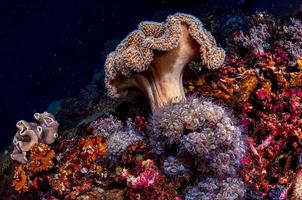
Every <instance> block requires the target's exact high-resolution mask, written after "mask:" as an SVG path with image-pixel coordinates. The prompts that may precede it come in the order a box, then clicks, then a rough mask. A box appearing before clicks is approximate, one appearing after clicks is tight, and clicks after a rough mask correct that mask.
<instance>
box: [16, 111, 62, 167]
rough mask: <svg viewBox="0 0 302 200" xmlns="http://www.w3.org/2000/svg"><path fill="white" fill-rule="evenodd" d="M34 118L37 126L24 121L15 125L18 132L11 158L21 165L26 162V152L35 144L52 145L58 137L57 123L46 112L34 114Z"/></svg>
mask: <svg viewBox="0 0 302 200" xmlns="http://www.w3.org/2000/svg"><path fill="white" fill-rule="evenodd" d="M34 118H35V119H36V120H37V121H38V124H37V123H34V122H27V121H25V120H21V121H19V122H17V124H16V126H17V128H18V129H19V131H17V133H16V135H15V137H14V140H13V144H14V150H13V152H12V154H11V158H12V159H13V160H16V161H18V162H20V163H23V164H24V163H26V162H28V159H27V157H26V156H27V154H26V152H28V151H30V150H31V149H32V147H33V146H34V145H35V144H38V143H45V144H52V143H53V142H54V141H55V139H56V138H57V137H58V133H57V131H58V127H59V123H58V122H57V121H56V120H55V118H54V116H53V115H52V114H50V113H48V112H43V113H35V114H34Z"/></svg>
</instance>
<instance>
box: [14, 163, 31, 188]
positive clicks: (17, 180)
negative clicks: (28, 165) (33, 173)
mask: <svg viewBox="0 0 302 200" xmlns="http://www.w3.org/2000/svg"><path fill="white" fill-rule="evenodd" d="M12 186H13V188H14V189H15V190H16V191H23V192H27V191H28V185H27V176H26V173H25V171H24V170H23V167H22V165H19V166H17V167H16V169H15V174H14V178H13V184H12Z"/></svg>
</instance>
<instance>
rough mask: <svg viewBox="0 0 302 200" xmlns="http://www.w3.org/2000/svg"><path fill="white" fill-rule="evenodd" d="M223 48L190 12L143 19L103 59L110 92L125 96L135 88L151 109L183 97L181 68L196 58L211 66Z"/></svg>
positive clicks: (219, 61)
mask: <svg viewBox="0 0 302 200" xmlns="http://www.w3.org/2000/svg"><path fill="white" fill-rule="evenodd" d="M224 57H225V52H224V50H223V49H221V48H219V47H217V45H216V41H215V39H214V38H213V36H212V35H211V34H210V33H209V32H208V31H206V30H205V29H204V28H203V25H202V23H201V22H200V21H199V20H198V19H197V18H195V17H193V16H191V15H186V14H181V13H176V14H175V15H170V16H168V17H167V19H166V22H163V23H155V22H142V23H141V24H140V25H139V27H138V29H137V30H135V31H133V32H132V33H130V34H129V35H128V36H127V37H126V38H125V39H124V40H123V41H122V42H121V43H120V44H119V45H118V46H117V48H116V50H115V51H114V52H112V53H110V54H109V55H108V57H107V59H106V63H105V72H106V75H105V84H106V87H107V89H108V92H109V94H111V95H112V96H115V97H119V96H124V95H126V94H127V92H128V91H129V89H130V88H137V89H139V90H140V91H141V92H143V93H144V94H145V95H146V97H147V98H148V100H149V102H150V105H151V108H152V110H154V109H156V108H160V107H162V106H164V105H166V104H167V103H169V102H171V101H173V102H175V101H179V100H182V99H185V94H184V88H183V84H182V77H183V71H184V68H185V67H186V66H187V64H188V63H189V62H190V61H192V60H195V59H201V61H202V63H203V64H204V65H205V66H206V67H207V68H210V69H215V68H218V67H220V65H221V64H222V63H223V61H224Z"/></svg>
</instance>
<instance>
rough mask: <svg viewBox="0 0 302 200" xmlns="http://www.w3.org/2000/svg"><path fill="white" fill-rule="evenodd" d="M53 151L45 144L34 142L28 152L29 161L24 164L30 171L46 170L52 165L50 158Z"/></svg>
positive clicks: (53, 155) (53, 154)
mask: <svg viewBox="0 0 302 200" xmlns="http://www.w3.org/2000/svg"><path fill="white" fill-rule="evenodd" d="M54 157H55V152H54V151H53V150H51V149H50V148H49V146H48V145H46V144H41V143H40V144H36V145H35V146H34V147H33V148H32V150H31V154H30V159H29V160H30V161H29V163H27V164H26V168H27V169H28V170H29V171H32V172H39V171H44V170H48V169H50V168H52V167H53V165H54V163H53V161H52V159H53V158H54Z"/></svg>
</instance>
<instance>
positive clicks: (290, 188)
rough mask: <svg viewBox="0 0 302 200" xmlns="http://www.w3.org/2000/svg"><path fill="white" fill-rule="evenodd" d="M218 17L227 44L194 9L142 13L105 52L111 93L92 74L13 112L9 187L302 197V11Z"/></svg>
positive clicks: (64, 193)
mask: <svg viewBox="0 0 302 200" xmlns="http://www.w3.org/2000/svg"><path fill="white" fill-rule="evenodd" d="M219 25H220V27H221V30H220V31H221V35H223V36H224V38H223V40H224V41H223V42H222V44H221V46H222V47H223V48H222V47H219V46H218V45H217V43H216V41H215V39H214V37H213V36H212V34H211V33H210V32H209V31H207V30H206V29H205V28H204V25H203V24H202V22H201V21H200V20H199V19H197V18H195V17H193V16H191V15H187V14H181V13H177V14H175V15H170V16H168V17H167V19H166V21H165V22H162V23H156V22H142V23H140V24H139V26H138V29H137V30H135V31H133V32H131V33H130V34H129V35H128V36H127V37H126V38H125V39H124V40H123V41H122V42H121V43H120V44H119V45H118V46H117V47H116V49H115V51H113V52H112V53H110V54H109V55H108V57H107V60H106V63H105V87H106V88H107V91H108V94H109V95H110V96H111V97H108V96H106V94H104V91H103V90H102V87H101V84H100V83H97V81H94V82H92V83H91V84H90V85H89V87H87V88H86V89H85V90H82V92H81V94H80V96H78V97H74V98H68V99H65V100H63V101H62V102H61V103H60V108H59V109H57V111H56V114H55V116H54V115H52V114H50V113H48V112H44V113H36V114H34V118H35V120H36V122H27V121H25V120H21V121H19V122H18V123H17V125H16V126H17V128H18V131H17V133H16V135H15V137H14V139H13V148H11V155H10V157H11V159H10V158H8V155H7V154H1V157H0V159H1V163H3V164H1V170H0V174H1V176H2V177H3V178H2V180H1V187H0V191H1V194H3V195H6V196H7V197H9V198H10V199H45V200H56V199H79V200H80V199H117V200H119V199H133V200H134V199H135V200H136V199H142V200H145V199H148V200H149V199H150V200H166V199H167V200H168V199H171V200H181V199H184V200H235V199H272V200H285V199H291V200H301V199H302V148H301V146H302V142H301V139H302V120H301V115H302V46H301V45H302V22H301V21H299V20H298V19H275V18H274V17H273V16H271V15H270V14H268V13H263V12H261V13H260V12H259V13H255V14H254V15H251V16H248V17H244V18H243V17H239V16H236V17H234V18H231V19H228V20H227V22H221V24H219ZM98 84H99V85H98ZM59 123H60V127H59Z"/></svg>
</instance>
